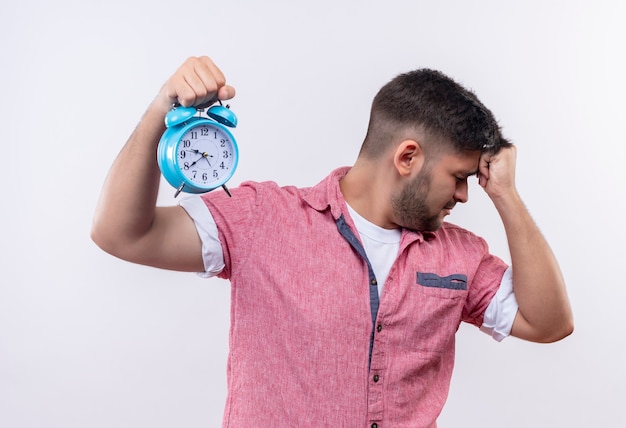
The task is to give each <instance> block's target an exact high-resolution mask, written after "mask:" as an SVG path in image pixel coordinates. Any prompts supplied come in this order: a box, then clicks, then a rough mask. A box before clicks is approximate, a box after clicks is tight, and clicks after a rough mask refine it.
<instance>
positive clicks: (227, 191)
mask: <svg viewBox="0 0 626 428" xmlns="http://www.w3.org/2000/svg"><path fill="white" fill-rule="evenodd" d="M222 188H223V189H224V192H226V194H227V195H228V197H230V198H232V197H233V195H231V194H230V191H229V190H228V187H226V185H225V184H222Z"/></svg>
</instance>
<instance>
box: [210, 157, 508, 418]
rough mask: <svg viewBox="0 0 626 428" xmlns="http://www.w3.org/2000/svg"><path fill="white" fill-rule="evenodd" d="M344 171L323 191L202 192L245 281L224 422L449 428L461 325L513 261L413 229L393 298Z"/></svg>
mask: <svg viewBox="0 0 626 428" xmlns="http://www.w3.org/2000/svg"><path fill="white" fill-rule="evenodd" d="M347 170H348V169H347V168H342V169H339V170H336V171H334V172H333V173H332V174H331V175H330V176H329V177H327V178H326V179H325V180H323V181H322V182H321V183H320V184H318V185H316V186H315V187H312V188H305V189H299V188H295V187H279V186H278V185H276V184H275V183H272V182H265V183H252V182H248V183H244V184H242V185H241V186H240V187H239V188H235V189H231V193H232V198H229V197H228V196H226V195H225V193H224V192H217V191H216V192H212V193H209V194H206V195H203V196H202V198H203V200H204V202H205V203H206V205H207V206H208V208H209V210H210V213H211V214H212V216H213V218H214V220H215V224H216V225H217V230H218V233H219V241H220V242H221V246H222V250H223V260H224V268H223V270H222V271H221V272H220V273H219V276H220V277H222V278H226V279H229V280H230V282H231V285H232V287H231V290H232V296H231V327H230V352H229V357H228V398H227V402H226V408H225V412H224V420H223V426H224V427H252V426H273V427H300V426H327V427H373V428H376V427H378V428H381V427H412V428H416V427H435V426H436V419H437V417H438V415H439V414H440V412H441V409H442V407H443V404H444V402H445V400H446V397H447V395H448V389H449V384H450V378H451V374H452V368H453V365H454V347H455V333H456V331H457V329H458V327H459V324H460V322H461V321H465V322H469V323H471V324H474V325H476V326H479V327H480V326H481V325H482V324H483V317H484V314H485V310H486V309H487V307H488V306H489V304H490V302H491V300H492V298H493V297H494V295H495V293H496V291H497V290H498V287H499V285H500V282H501V280H502V278H503V274H504V272H505V270H506V269H507V266H506V264H505V263H504V262H503V261H502V260H500V259H499V258H497V257H495V256H493V255H491V254H489V252H488V248H487V245H486V243H485V242H484V240H482V239H481V238H479V237H477V236H476V235H474V234H472V233H470V232H468V231H467V230H464V229H462V228H459V227H457V226H454V225H451V224H449V223H445V224H444V225H443V226H442V227H441V228H440V229H439V230H438V231H437V232H435V233H424V234H422V233H416V232H411V231H408V230H403V231H402V238H401V242H400V250H399V254H398V257H397V259H396V261H395V262H394V264H393V265H392V267H391V269H390V271H389V274H388V277H387V280H386V282H385V287H384V289H383V293H382V296H380V299H379V297H378V292H377V287H376V278H375V276H374V273H373V270H372V269H371V266H370V263H369V261H368V259H367V256H366V254H365V252H364V250H363V246H362V245H361V241H360V239H359V238H358V233H357V232H356V229H355V227H354V223H353V222H352V220H351V217H350V216H349V214H348V209H347V207H346V204H345V201H344V199H343V196H342V194H341V192H340V190H339V185H338V180H339V179H340V178H341V177H342V176H343V175H344V174H345V173H346V172H347Z"/></svg>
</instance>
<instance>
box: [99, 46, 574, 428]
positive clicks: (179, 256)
mask: <svg viewBox="0 0 626 428" xmlns="http://www.w3.org/2000/svg"><path fill="white" fill-rule="evenodd" d="M234 95H235V90H234V88H232V87H231V86H229V85H227V84H226V81H225V78H224V76H223V74H222V72H221V71H220V70H219V68H217V67H216V66H215V64H213V62H212V61H211V60H210V59H209V58H207V57H200V58H189V59H188V60H187V61H186V62H185V63H184V64H183V65H182V66H181V67H180V68H179V69H178V70H177V71H176V72H175V74H174V75H173V76H172V77H171V78H170V79H169V80H168V81H167V82H166V83H165V85H164V86H163V88H162V89H161V91H160V93H159V95H158V97H157V98H156V99H155V100H154V101H153V103H152V104H151V105H150V106H149V108H148V110H147V111H146V113H145V115H144V117H143V118H142V120H141V122H140V123H139V124H138V126H137V128H136V130H135V131H134V133H133V134H132V136H131V137H130V139H129V141H128V142H127V143H126V145H125V146H124V148H123V149H122V151H121V153H120V155H119V157H118V158H117V159H116V161H115V162H114V164H113V166H112V169H111V172H110V174H109V176H108V178H107V180H106V182H105V185H104V188H103V191H102V196H101V200H100V203H99V206H98V209H97V212H96V216H95V221H94V226H93V231H92V237H93V239H94V241H95V242H96V243H97V244H98V245H99V246H100V247H102V248H103V249H104V250H105V251H108V252H110V253H111V254H114V255H115V256H117V257H120V258H123V259H126V260H129V261H132V262H135V263H141V264H146V265H151V266H157V267H160V268H166V269H175V270H181V271H192V272H206V275H207V276H214V275H218V276H220V277H222V278H226V279H229V280H230V281H231V287H232V299H231V305H232V307H231V314H232V317H231V319H232V323H231V335H230V346H231V348H230V353H229V364H228V387H229V391H228V399H227V403H226V410H225V413H224V426H233V427H241V426H268V425H271V426H281V427H283V426H284V427H293V426H310V425H313V424H316V425H322V426H331V427H339V426H349V427H353V426H370V427H374V428H376V427H384V426H392V427H399V426H406V427H434V426H436V419H437V416H438V415H439V413H440V411H441V408H442V407H443V404H444V402H445V399H446V397H447V393H448V388H449V383H450V376H451V373H452V367H453V362H454V335H455V332H456V330H457V328H458V326H459V324H460V322H461V321H466V322H469V323H472V324H474V325H476V326H478V327H480V328H481V329H482V330H483V331H485V332H486V333H488V334H490V335H491V336H493V337H494V338H495V339H496V340H502V339H503V338H504V337H506V336H508V335H509V334H510V335H513V336H516V337H519V338H522V339H526V340H531V341H535V342H552V341H556V340H559V339H561V338H563V337H565V336H567V335H569V334H570V333H571V332H572V330H573V321H572V313H571V309H570V307H569V302H568V298H567V294H566V290H565V285H564V281H563V278H562V275H561V272H560V270H559V267H558V264H557V261H556V259H555V257H554V256H553V254H552V252H551V250H550V248H549V246H548V244H547V243H546V241H545V239H544V238H543V236H542V235H541V233H540V232H539V230H538V228H537V227H536V225H535V224H534V222H533V221H532V219H531V217H530V215H529V213H528V211H527V210H526V208H525V206H524V205H523V203H522V201H521V199H520V196H519V195H518V193H517V190H516V187H515V181H514V170H515V153H516V149H515V147H514V146H512V145H511V144H510V143H508V142H507V141H506V140H505V139H504V138H503V137H502V135H501V133H500V129H499V127H498V125H497V123H496V121H495V119H494V117H493V115H492V114H491V112H490V111H489V110H488V109H487V108H486V107H485V106H483V105H482V104H481V103H480V101H479V100H478V99H477V98H476V96H475V95H474V94H473V93H471V92H470V91H467V90H466V89H464V88H462V87H461V86H460V85H458V84H457V83H456V82H454V81H453V80H452V79H450V78H448V77H446V76H445V75H443V74H441V73H439V72H436V71H432V70H417V71H414V72H411V73H406V74H403V75H400V76H398V77H396V78H395V79H393V80H392V81H391V82H389V83H388V84H387V85H385V86H384V87H383V88H382V89H381V90H380V92H379V93H378V94H377V95H376V97H375V99H374V102H373V104H372V112H371V118H370V125H369V128H368V133H367V136H366V138H365V141H364V143H363V146H362V148H361V151H360V153H359V156H358V159H357V161H356V163H355V164H354V166H352V167H351V168H340V169H338V170H336V171H333V172H332V173H331V174H330V175H329V176H328V178H326V179H325V180H323V181H322V182H321V183H319V184H318V185H316V186H314V187H311V188H306V189H298V188H295V187H279V186H278V185H276V184H275V183H270V182H267V183H253V182H248V183H244V184H242V185H241V186H240V187H238V188H235V189H231V192H232V198H229V197H228V196H226V195H225V193H224V192H212V193H209V194H206V195H203V196H202V197H194V198H189V199H186V200H184V201H183V202H181V206H175V207H156V206H155V205H156V197H157V190H158V185H159V180H160V174H159V170H158V167H157V164H156V161H155V151H156V146H157V143H158V141H159V138H160V136H161V134H162V133H163V131H164V125H163V118H164V115H165V114H166V112H167V111H168V110H169V108H170V107H171V106H172V104H174V103H175V102H179V103H180V104H182V105H184V106H192V105H193V106H197V105H207V104H211V103H212V102H215V101H216V100H217V99H220V100H225V99H230V98H232V97H233V96H234ZM472 175H477V176H478V179H479V183H480V185H481V186H482V187H483V188H484V190H485V191H486V192H487V194H488V195H489V197H490V198H491V200H492V201H493V203H494V205H495V207H496V209H497V210H498V213H499V215H500V217H501V218H502V222H503V224H504V228H505V230H506V234H507V238H508V242H509V247H510V253H511V261H512V263H511V265H512V266H511V267H508V266H507V265H505V263H504V262H503V261H502V260H500V259H499V258H497V257H495V256H493V255H491V254H489V252H488V248H487V245H486V243H485V242H484V241H483V240H482V239H481V238H479V237H477V236H475V235H473V234H472V233H470V232H468V231H466V230H464V229H461V228H459V227H457V226H454V225H451V224H449V223H444V217H445V216H446V215H448V214H449V213H450V211H451V210H452V209H453V208H454V206H455V204H456V203H458V202H461V203H463V202H466V201H467V198H468V195H467V180H468V177H470V176H472ZM128 182H133V183H134V185H133V186H132V188H131V187H129V186H127V183H128ZM135 189H142V190H141V191H140V192H137V191H136V190H135Z"/></svg>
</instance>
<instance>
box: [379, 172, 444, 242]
mask: <svg viewBox="0 0 626 428" xmlns="http://www.w3.org/2000/svg"><path fill="white" fill-rule="evenodd" d="M430 182H431V174H430V171H428V170H427V171H423V172H420V173H419V174H418V175H417V177H415V178H414V179H413V181H411V182H410V183H409V184H407V185H406V186H405V187H404V189H402V190H401V191H400V194H396V195H394V196H393V197H392V198H391V207H392V209H393V212H394V215H395V217H396V220H397V222H398V225H399V226H402V227H404V228H406V229H411V230H415V231H420V232H434V231H436V230H437V229H439V228H440V227H441V224H442V222H443V220H442V219H441V218H440V212H437V213H436V214H432V213H431V212H430V209H429V208H428V204H427V203H426V199H427V197H428V191H429V189H430Z"/></svg>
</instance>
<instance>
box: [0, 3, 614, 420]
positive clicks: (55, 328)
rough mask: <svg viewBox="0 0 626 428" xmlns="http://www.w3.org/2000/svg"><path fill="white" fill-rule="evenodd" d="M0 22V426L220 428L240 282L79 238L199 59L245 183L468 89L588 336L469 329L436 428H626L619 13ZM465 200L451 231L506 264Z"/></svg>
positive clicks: (443, 12) (578, 7)
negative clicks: (432, 71) (549, 338)
mask: <svg viewBox="0 0 626 428" xmlns="http://www.w3.org/2000/svg"><path fill="white" fill-rule="evenodd" d="M0 16H1V19H2V26H1V27H0V77H1V79H0V85H1V88H0V95H1V96H2V103H1V104H0V120H1V122H0V124H1V127H0V144H1V145H2V146H1V147H2V158H1V159H2V162H1V165H0V174H1V177H0V178H1V183H2V195H1V197H2V207H1V211H0V212H1V216H2V217H1V224H0V231H1V235H0V252H1V253H0V255H1V258H0V426H1V427H7V428H18V427H19V428H31V427H33V428H34V427H63V428H74V427H81V428H82V427H94V428H95V427H151V428H157V427H189V428H191V427H215V426H219V424H220V421H221V416H222V409H223V405H224V399H225V394H226V378H225V371H226V354H227V340H228V333H227V332H228V323H229V320H228V317H229V285H228V283H226V282H224V281H221V280H218V279H212V280H208V281H207V280H202V279H200V278H198V277H196V276H195V275H194V274H184V273H172V272H165V271H160V270H156V269H151V268H145V267H141V266H135V265H131V264H128V263H125V262H122V261H120V260H117V259H115V258H113V257H111V256H109V255H107V254H105V253H103V252H102V251H100V250H99V249H98V248H97V247H96V246H95V245H94V244H93V243H92V242H91V241H90V239H89V229H90V224H91V219H92V216H93V212H94V208H95V205H96V202H97V198H98V194H99V191H100V187H101V185H102V183H103V181H104V178H105V175H106V173H107V171H108V168H109V166H110V165H111V163H112V161H113V159H114V158H115V156H116V154H117V152H118V151H119V149H120V148H121V147H122V145H123V144H124V142H125V140H126V139H127V137H128V136H129V135H130V133H131V132H132V130H133V128H134V126H135V124H136V123H137V122H138V120H139V118H140V117H141V114H142V113H143V111H144V109H145V108H146V106H147V105H148V103H149V102H150V101H151V99H152V98H153V97H154V96H155V95H156V93H157V91H158V90H159V88H160V86H161V84H162V83H163V82H164V81H165V80H166V79H167V78H168V77H169V76H170V75H171V74H172V73H173V71H174V70H175V69H176V68H177V67H178V65H179V64H181V63H182V62H183V61H184V59H185V58H186V57H188V56H190V55H202V54H208V55H210V56H212V57H213V58H214V60H215V61H216V62H217V63H218V64H219V65H220V67H221V68H222V70H223V71H224V73H225V74H226V76H227V79H228V80H229V82H230V83H231V84H232V85H234V86H235V87H236V88H237V90H238V96H237V97H236V99H235V100H233V101H232V102H231V105H232V108H233V111H235V113H236V114H237V115H238V117H239V122H240V126H239V127H238V129H237V130H236V135H237V137H238V141H239V145H240V151H241V158H242V159H241V162H240V166H239V169H238V170H237V173H236V175H235V177H234V179H233V180H232V182H231V185H236V184H237V183H239V182H241V181H243V180H246V179H256V180H265V179H273V180H275V181H277V182H279V183H281V184H296V185H302V186H308V185H312V184H315V183H317V182H318V181H319V180H320V179H321V178H322V177H324V176H325V175H326V174H327V173H328V172H329V171H330V170H331V169H333V168H335V167H337V166H340V165H348V164H351V163H352V162H353V161H354V159H355V158H356V155H357V152H358V149H359V147H360V144H361V141H362V139H363V136H364V134H365V127H366V125H367V119H368V111H369V104H370V101H371V99H372V97H373V96H374V94H375V92H376V91H377V90H378V89H379V88H380V86H382V85H383V84H384V83H386V82H387V81H388V80H389V79H390V78H392V77H393V76H395V75H396V74H397V73H399V72H403V71H407V70H410V69H413V68H417V67H431V68H438V69H441V70H443V71H444V72H446V73H447V74H449V75H451V76H452V77H454V78H456V79H457V80H459V81H460V82H462V83H463V84H465V85H466V86H468V87H470V88H472V89H473V90H475V91H476V93H477V94H478V95H479V97H480V98H481V99H482V101H483V102H484V103H485V104H486V105H487V106H488V107H490V108H491V109H492V110H493V111H494V113H495V114H496V116H497V117H498V119H499V121H500V123H501V125H502V127H503V130H504V132H505V134H506V135H507V136H508V137H509V138H510V139H512V140H513V141H514V142H515V143H516V144H517V145H518V147H519V156H518V186H519V189H520V191H521V193H522V195H523V197H524V200H525V202H526V204H527V205H528V207H529V209H530V211H531V212H532V214H533V216H534V218H535V220H536V221H537V223H538V224H539V226H540V228H541V229H542V230H543V232H544V233H545V235H546V236H547V238H548V239H549V241H550V243H551V245H552V247H553V249H554V251H555V252H556V254H557V255H558V258H559V260H560V263H561V266H562V269H563V272H564V275H565V277H566V279H567V283H568V288H569V293H570V297H571V301H572V304H573V308H574V312H575V321H576V331H575V332H574V334H573V335H572V336H571V337H569V338H567V339H566V340H564V341H562V342H559V343H556V344H552V345H538V344H532V343H525V342H522V341H519V340H517V339H512V338H511V339H507V340H506V341H504V342H503V343H501V344H498V343H495V342H494V341H492V340H491V339H490V338H489V337H487V336H486V335H483V334H482V333H480V332H479V331H478V330H477V329H475V328H474V327H468V326H464V327H462V328H461V329H460V331H459V334H458V354H457V366H456V370H455V373H454V376H453V381H452V386H451V392H450V397H449V400H448V403H447V406H446V407H445V409H444V412H443V414H442V416H441V418H440V421H439V422H440V426H441V427H444V428H446V427H459V426H468V427H509V428H515V427H520V428H522V427H524V428H526V427H550V428H553V427H568V428H571V427H624V426H626V415H625V414H624V404H625V403H626V364H625V361H626V355H625V354H626V353H625V341H626V339H625V336H626V335H625V334H624V333H623V327H622V319H623V315H622V314H623V313H624V301H625V300H626V291H625V290H626V282H625V279H626V274H625V273H624V272H622V271H621V269H622V268H626V257H625V255H626V251H625V250H624V242H625V239H626V233H625V232H624V227H623V226H622V222H623V212H624V211H623V210H624V197H625V196H626V192H625V191H624V185H625V184H626V180H625V178H624V177H625V175H626V174H625V172H624V164H625V160H626V159H624V145H625V143H626V141H625V137H624V124H625V123H626V121H625V120H624V116H625V115H626V109H625V108H624V100H625V99H626V84H625V83H624V76H626V66H625V63H624V52H625V51H626V47H625V42H626V27H625V26H624V24H623V23H624V20H625V19H626V7H625V6H624V3H623V2H620V1H618V0H615V1H612V2H611V1H594V2H590V1H573V0H567V1H565V0H562V1H552V2H547V1H535V0H533V1H525V2H501V1H495V0H492V1H461V0H458V1H439V2H426V1H416V0H413V1H387V2H383V1H376V2H373V1H364V0H361V1H327V0H317V1H315V2H289V1H273V2H272V1H266V2H253V1H252V0H250V1H239V2H237V1H232V2H230V1H219V2H217V1H204V2H186V3H185V2H175V1H163V0H144V1H134V0H125V1H121V0H108V1H100V2H88V1H83V0H75V1H72V0H59V1H54V2H48V1H43V0H39V1H28V0H24V1H20V2H15V1H13V2H9V1H3V2H2V5H1V6H0ZM128 186H130V187H132V186H134V183H132V182H129V183H128ZM471 187H472V188H471V190H470V192H471V193H470V202H469V203H468V204H466V205H465V206H463V207H460V208H458V209H457V210H455V211H456V213H455V214H454V215H453V217H452V218H451V220H452V221H454V222H457V223H459V224H461V225H463V226H466V227H468V228H471V229H472V230H474V231H476V232H477V233H479V234H481V235H483V236H485V237H486V238H487V239H488V241H489V242H490V244H491V248H492V250H493V252H495V253H497V254H500V255H501V256H502V257H503V258H504V259H506V260H508V253H507V248H506V241H505V239H504V236H503V231H502V227H501V226H500V223H499V220H498V217H497V215H496V213H495V212H494V209H493V207H492V206H491V205H490V203H489V201H488V199H487V198H486V197H485V196H484V195H483V193H482V190H480V188H479V187H478V186H477V185H476V184H473V185H472V186H471ZM162 190H163V191H162V195H161V202H162V203H165V204H169V203H172V202H173V199H172V193H173V191H172V189H171V188H169V187H168V186H167V185H164V186H163V187H162ZM136 191H137V192H141V191H142V189H140V188H137V189H136Z"/></svg>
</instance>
